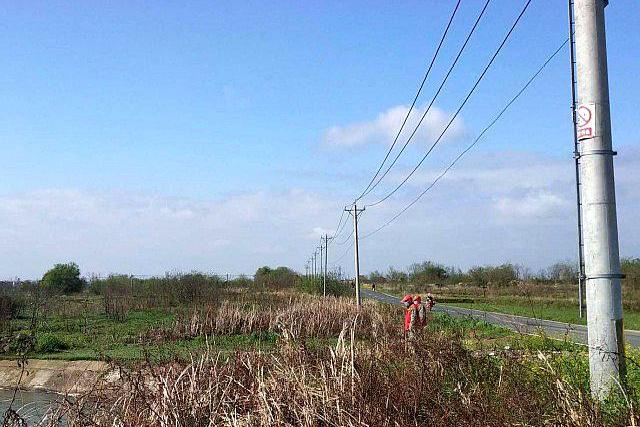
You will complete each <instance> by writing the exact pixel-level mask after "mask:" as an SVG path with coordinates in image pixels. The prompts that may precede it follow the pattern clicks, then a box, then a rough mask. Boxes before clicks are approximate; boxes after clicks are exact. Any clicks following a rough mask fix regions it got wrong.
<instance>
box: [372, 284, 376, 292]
mask: <svg viewBox="0 0 640 427" xmlns="http://www.w3.org/2000/svg"><path fill="white" fill-rule="evenodd" d="M371 290H372V291H373V292H375V291H376V282H373V283H372V284H371Z"/></svg>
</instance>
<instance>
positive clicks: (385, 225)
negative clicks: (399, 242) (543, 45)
mask: <svg viewBox="0 0 640 427" xmlns="http://www.w3.org/2000/svg"><path fill="white" fill-rule="evenodd" d="M568 41H569V39H568V38H567V39H565V41H564V42H563V43H562V44H561V45H560V47H558V48H557V49H556V50H555V51H554V52H553V53H552V54H551V55H550V56H549V57H548V58H547V60H546V61H545V62H544V63H543V64H542V66H540V68H538V70H537V71H536V72H535V73H534V74H533V75H532V76H531V78H530V79H529V80H528V81H527V83H526V84H525V85H524V86H523V87H522V88H521V89H520V90H519V91H518V93H516V95H515V96H514V97H513V98H511V100H510V101H509V102H508V103H507V104H506V105H505V106H504V108H502V110H501V111H500V112H499V113H498V114H497V115H496V117H494V119H493V120H492V121H491V123H489V125H487V127H485V128H484V129H483V130H482V132H480V134H479V135H478V137H477V138H476V139H475V140H474V141H473V142H472V143H471V144H470V145H469V146H468V147H467V148H466V149H465V150H463V151H462V152H461V153H460V154H459V155H458V157H456V158H455V159H454V160H453V162H451V164H450V165H449V166H448V167H447V168H446V169H445V170H444V171H443V172H442V173H441V174H440V175H439V176H438V177H437V178H436V179H435V180H433V182H432V183H431V184H430V185H429V186H428V187H427V188H426V189H425V190H424V191H423V192H422V193H420V194H419V195H418V197H416V198H415V199H414V200H413V201H412V202H411V203H409V204H408V205H407V206H405V207H404V208H403V209H402V210H401V211H399V212H398V213H397V214H396V215H395V216H394V217H392V218H391V219H390V220H389V221H387V222H385V223H384V224H382V225H381V226H380V227H378V228H377V229H375V230H374V231H372V232H370V233H368V234H366V235H364V236H362V237H361V239H365V238H367V237H369V236H372V235H374V234H376V233H377V232H378V231H380V230H382V229H383V228H385V227H387V226H388V225H389V224H391V223H392V222H393V221H395V220H396V219H397V218H398V217H399V216H400V215H402V214H403V213H405V212H406V211H407V210H408V209H409V208H411V207H412V206H413V205H414V204H416V203H417V202H418V200H420V198H422V196H424V195H425V194H426V193H427V192H428V191H429V190H431V188H433V187H434V186H435V185H436V183H437V182H438V181H440V179H441V178H442V177H443V176H445V175H446V174H447V172H449V170H450V169H451V168H453V166H454V165H455V164H456V163H457V162H458V160H460V159H461V158H462V157H463V156H464V155H465V154H466V153H467V152H468V151H469V150H471V149H472V148H473V147H474V146H475V145H476V144H477V143H478V142H479V141H480V139H481V138H482V137H483V136H484V135H485V133H487V131H489V129H491V128H492V127H493V125H494V124H496V122H497V121H498V120H499V119H500V118H501V117H502V115H503V114H504V113H505V112H506V111H507V110H508V109H509V107H511V105H512V104H513V103H514V102H515V101H516V100H517V99H518V98H519V97H520V96H521V95H522V94H523V93H524V92H525V91H526V90H527V88H528V87H529V86H530V85H531V83H533V81H534V80H535V79H536V78H537V77H538V75H539V74H540V73H541V72H542V71H543V70H544V69H545V68H546V66H547V65H548V64H549V62H551V60H552V59H553V58H555V57H556V55H557V54H558V53H559V52H560V51H561V50H562V48H564V47H565V45H566V44H567V42H568Z"/></svg>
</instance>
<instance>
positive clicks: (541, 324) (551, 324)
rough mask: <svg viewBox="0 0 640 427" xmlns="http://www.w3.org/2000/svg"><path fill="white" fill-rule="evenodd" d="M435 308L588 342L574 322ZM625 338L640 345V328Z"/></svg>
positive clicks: (368, 294) (383, 298)
mask: <svg viewBox="0 0 640 427" xmlns="http://www.w3.org/2000/svg"><path fill="white" fill-rule="evenodd" d="M362 296H364V297H365V298H370V299H374V300H376V301H380V302H384V303H389V304H396V305H399V304H400V298H398V297H394V296H392V295H388V294H383V293H381V292H374V291H372V290H370V289H363V290H362ZM434 311H438V312H442V313H447V314H449V315H451V316H455V317H470V318H472V319H476V320H484V321H485V322H487V323H491V324H494V325H498V326H502V327H505V328H509V329H511V330H513V331H516V332H519V333H522V334H541V333H544V334H545V335H548V336H551V337H554V338H559V339H567V340H571V341H574V342H577V343H581V344H587V327H586V326H582V325H574V324H571V323H563V322H556V321H553V320H543V319H534V318H532V317H523V316H514V315H512V314H502V313H494V312H490V311H481V310H473V309H470V308H461V307H453V306H450V305H443V304H436V306H435V307H434ZM624 337H625V341H626V342H627V343H629V344H631V345H632V346H634V347H640V331H632V330H628V329H627V330H625V331H624Z"/></svg>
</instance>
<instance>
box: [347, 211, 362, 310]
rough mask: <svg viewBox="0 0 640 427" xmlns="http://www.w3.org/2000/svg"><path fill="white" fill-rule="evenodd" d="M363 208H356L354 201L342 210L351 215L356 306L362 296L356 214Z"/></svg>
mask: <svg viewBox="0 0 640 427" xmlns="http://www.w3.org/2000/svg"><path fill="white" fill-rule="evenodd" d="M364 209H365V208H362V209H358V205H356V204H355V203H354V204H353V207H351V208H349V209H347V208H345V209H344V210H345V211H347V212H349V213H350V214H351V215H352V216H353V243H354V251H353V253H354V261H355V273H356V304H357V305H358V307H360V306H361V305H362V297H361V295H360V255H359V253H358V214H359V213H360V212H363V211H364Z"/></svg>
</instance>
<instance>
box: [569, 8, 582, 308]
mask: <svg viewBox="0 0 640 427" xmlns="http://www.w3.org/2000/svg"><path fill="white" fill-rule="evenodd" d="M567 3H568V5H569V41H570V43H569V60H570V65H571V116H572V119H573V158H574V160H575V166H576V202H577V207H578V314H579V316H580V318H583V317H584V242H583V234H582V196H581V195H580V191H581V190H580V188H581V186H582V184H581V183H580V148H579V143H578V127H577V114H576V109H577V105H576V104H577V102H576V92H577V90H576V84H577V81H576V58H575V45H576V43H575V37H574V35H575V34H574V32H575V31H574V25H573V24H574V23H573V0H568V2H567Z"/></svg>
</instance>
